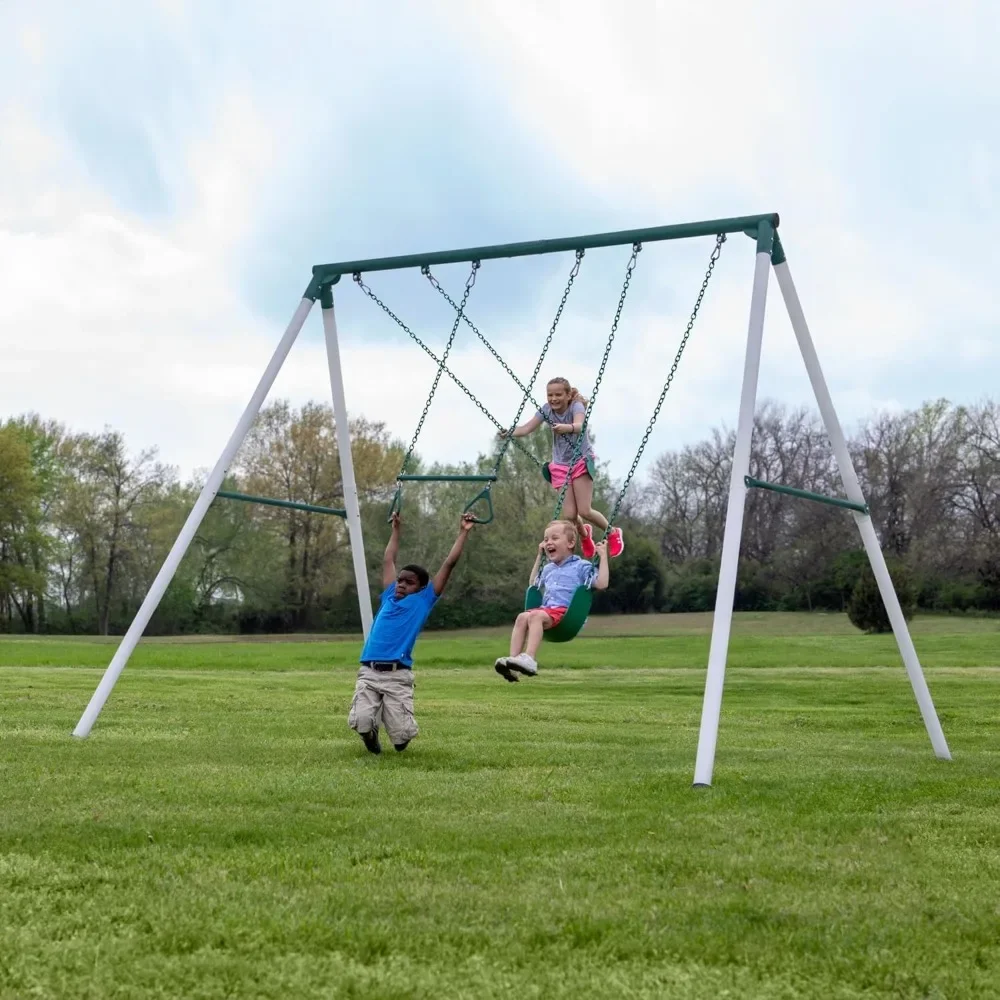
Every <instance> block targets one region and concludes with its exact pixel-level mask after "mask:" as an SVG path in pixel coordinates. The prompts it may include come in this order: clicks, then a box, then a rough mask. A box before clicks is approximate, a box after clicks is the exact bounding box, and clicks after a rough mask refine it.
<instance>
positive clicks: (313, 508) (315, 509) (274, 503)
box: [215, 490, 347, 517]
mask: <svg viewBox="0 0 1000 1000" xmlns="http://www.w3.org/2000/svg"><path fill="white" fill-rule="evenodd" d="M215 495H216V496H217V497H223V498H224V499H226V500H242V501H243V502H244V503H259V504H264V505H265V506H267V507H290V508H291V509H292V510H305V511H308V512H309V513H310V514H333V515H334V517H347V511H346V510H341V508H340V507H320V506H318V505H317V504H314V503H296V502H295V501H294V500H273V499H272V498H271V497H255V496H251V495H250V494H249V493H230V492H229V491H228V490H219V492H218V493H216V494H215Z"/></svg>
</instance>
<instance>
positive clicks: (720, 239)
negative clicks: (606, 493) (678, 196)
mask: <svg viewBox="0 0 1000 1000" xmlns="http://www.w3.org/2000/svg"><path fill="white" fill-rule="evenodd" d="M725 242H726V234H725V233H719V235H718V236H716V237H715V248H714V249H713V250H712V255H711V257H710V258H709V261H708V270H707V271H706V272H705V278H704V280H703V281H702V283H701V290H700V291H699V292H698V298H697V299H695V303H694V309H693V310H692V311H691V318H690V319H689V320H688V324H687V328H686V329H685V330H684V335H683V336H682V337H681V343H680V347H678V349H677V355H676V356H675V357H674V363H673V364H672V365H671V366H670V374H668V375H667V381H666V382H665V383H664V385H663V389H662V391H661V392H660V398H659V399H658V400H657V402H656V408H655V409H654V410H653V416H652V417H651V418H650V420H649V424H648V426H647V427H646V433H645V434H643V436H642V441H641V442H640V444H639V451H638V452H637V453H636V456H635V458H634V459H633V460H632V468H631V469H629V470H628V475H627V476H626V477H625V482H624V484H623V485H622V488H621V492H620V493H619V494H618V499H617V500H616V501H615V506H614V510H612V512H611V516H610V517H609V518H608V531H610V530H611V526H612V525H613V524H614V523H615V518H616V517H618V511H619V510H621V506H622V502H623V501H624V499H625V494H626V493H627V492H628V488H629V485H630V484H631V482H632V477H633V476H634V475H635V470H636V469H637V468H638V467H639V459H641V458H642V453H643V451H644V450H645V448H646V443H647V442H648V441H649V436H650V434H652V433H653V425H654V424H655V423H656V418H657V417H658V416H659V415H660V407H662V406H663V401H664V399H666V397H667V393H668V392H669V391H670V385H671V383H672V382H673V380H674V375H676V374H677V368H678V366H679V365H680V363H681V355H682V354H683V353H684V348H685V347H686V346H687V342H688V338H689V337H690V336H691V331H692V329H693V328H694V324H695V320H696V319H697V318H698V310H699V309H700V308H701V301H702V299H703V298H704V297H705V291H706V289H707V288H708V283H709V281H711V279H712V272H713V271H714V270H715V264H716V262H717V261H718V259H719V255H720V254H721V253H722V244H723V243H725ZM607 535H608V532H607V531H606V532H605V533H604V537H605V538H606V537H607Z"/></svg>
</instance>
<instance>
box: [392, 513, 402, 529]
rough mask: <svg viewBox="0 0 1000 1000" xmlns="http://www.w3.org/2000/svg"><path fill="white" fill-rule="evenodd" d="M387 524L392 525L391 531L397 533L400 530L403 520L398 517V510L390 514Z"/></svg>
mask: <svg viewBox="0 0 1000 1000" xmlns="http://www.w3.org/2000/svg"><path fill="white" fill-rule="evenodd" d="M389 522H390V523H391V524H392V530H393V531H399V529H400V527H401V525H402V523H403V519H402V518H401V517H400V516H399V511H398V510H394V511H393V512H392V515H391V516H390V518H389Z"/></svg>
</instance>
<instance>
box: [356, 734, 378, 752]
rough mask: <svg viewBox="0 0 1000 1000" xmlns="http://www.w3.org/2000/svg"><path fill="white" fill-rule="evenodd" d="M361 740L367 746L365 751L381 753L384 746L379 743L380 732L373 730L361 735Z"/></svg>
mask: <svg viewBox="0 0 1000 1000" xmlns="http://www.w3.org/2000/svg"><path fill="white" fill-rule="evenodd" d="M361 740H362V742H363V743H364V745H365V749H366V750H367V751H368V752H369V753H381V752H382V744H381V743H379V741H378V730H377V729H373V730H371V732H368V733H361Z"/></svg>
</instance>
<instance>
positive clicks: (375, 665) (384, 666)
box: [362, 660, 410, 670]
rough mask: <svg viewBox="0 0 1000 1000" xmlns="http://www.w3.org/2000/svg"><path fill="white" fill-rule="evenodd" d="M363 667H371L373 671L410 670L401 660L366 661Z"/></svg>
mask: <svg viewBox="0 0 1000 1000" xmlns="http://www.w3.org/2000/svg"><path fill="white" fill-rule="evenodd" d="M362 666H365V667H371V668H372V670H409V669H410V668H409V667H408V666H407V665H406V664H405V663H400V662H399V660H364V661H363V662H362Z"/></svg>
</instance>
